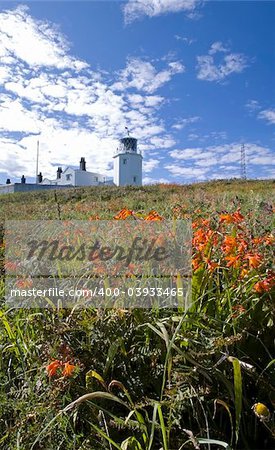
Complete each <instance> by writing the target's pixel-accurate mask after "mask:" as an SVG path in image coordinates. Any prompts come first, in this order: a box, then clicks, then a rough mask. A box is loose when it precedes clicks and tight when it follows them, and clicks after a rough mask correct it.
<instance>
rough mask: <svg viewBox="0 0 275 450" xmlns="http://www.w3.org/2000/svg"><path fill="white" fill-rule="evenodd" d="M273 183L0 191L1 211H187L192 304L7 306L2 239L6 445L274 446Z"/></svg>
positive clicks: (56, 214)
mask: <svg viewBox="0 0 275 450" xmlns="http://www.w3.org/2000/svg"><path fill="white" fill-rule="evenodd" d="M274 194H275V183H273V182H272V181H247V182H240V181H236V180H232V181H217V182H211V183H200V184H196V185H184V186H180V185H155V186H146V187H139V188H113V187H102V188H77V189H70V190H68V191H62V192H61V191H58V192H57V194H56V195H54V193H53V192H50V191H49V192H41V193H35V192H33V193H26V194H10V195H5V196H2V197H1V200H0V220H1V222H2V224H3V222H4V220H8V219H15V220H21V219H27V220H28V219H29V220H37V219H40V220H48V219H62V220H68V219H79V220H87V219H96V218H99V219H112V218H113V217H114V215H116V214H117V213H118V212H119V211H120V210H121V209H122V208H127V209H129V210H132V211H134V213H135V214H137V215H138V217H143V216H146V215H147V214H148V213H149V211H150V210H156V211H157V212H158V213H159V214H160V215H161V216H162V217H163V219H164V220H165V219H172V218H183V219H184V218H191V219H192V222H193V280H192V289H193V306H192V308H191V310H189V311H183V310H182V309H181V308H178V309H169V310H168V309H163V310H161V309H157V308H155V309H153V310H145V309H132V310H125V309H93V308H87V309H85V310H83V309H82V310H74V311H72V310H69V309H62V308H55V309H47V310H40V309H38V308H37V309H32V310H24V309H20V310H16V309H12V308H10V309H7V307H6V306H5V304H4V266H3V255H4V247H3V246H2V248H1V255H2V256H1V258H2V264H1V272H2V278H1V281H0V295H1V299H2V300H1V306H0V351H1V360H0V431H1V433H0V448H1V449H3V450H9V449H20V450H30V449H34V450H36V449H43V450H57V449H61V450H63V449H66V450H67V449H74V450H78V449H83V450H84V449H85V450H86V449H87V450H88V449H90V450H100V449H120V450H127V449H128V450H140V449H141V450H159V449H161V448H162V449H163V450H181V449H198V448H199V449H202V450H204V449H210V450H212V449H219V448H227V449H249V450H256V449H267V450H268V449H270V450H271V449H273V448H274V445H275V440H274V438H275V423H274V405H275V382H274V380H275V364H274V360H275V354H274V353H275V352H274V339H275V329H274V328H275V327H274V320H275V301H274V298H275V296H274V287H275V286H274V266H273V264H274V253H273V248H274V208H275V195H274ZM126 220H133V218H132V217H129V218H128V219H126ZM53 362H54V364H52V366H51V369H52V372H50V371H49V365H50V364H51V363H53ZM66 364H67V365H66ZM46 368H48V370H46ZM65 369H66V370H67V372H66V370H65ZM64 374H65V375H64ZM66 374H67V375H66ZM259 405H261V406H259ZM252 407H253V409H252ZM257 411H258V412H257ZM266 411H267V412H266ZM263 412H266V416H264V415H263Z"/></svg>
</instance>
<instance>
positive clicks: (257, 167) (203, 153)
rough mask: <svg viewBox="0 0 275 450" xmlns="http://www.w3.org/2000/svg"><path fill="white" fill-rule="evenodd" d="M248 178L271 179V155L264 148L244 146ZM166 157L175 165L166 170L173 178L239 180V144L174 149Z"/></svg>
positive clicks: (272, 156)
mask: <svg viewBox="0 0 275 450" xmlns="http://www.w3.org/2000/svg"><path fill="white" fill-rule="evenodd" d="M245 149H246V163H247V172H248V176H253V177H259V171H260V172H261V173H264V174H265V177H267V178H272V173H273V172H274V170H275V163H274V152H273V151H272V150H271V149H269V148H267V147H264V146H261V145H258V144H254V143H251V142H247V143H245ZM169 154H170V157H171V158H172V160H175V161H176V163H172V164H168V165H167V166H166V169H167V170H168V171H169V172H170V173H171V175H172V176H174V177H184V178H187V179H192V180H202V179H205V180H206V179H212V178H234V177H240V168H241V165H240V162H241V159H240V158H241V144H240V143H238V142H233V143H231V144H222V145H215V146H206V147H194V148H184V149H176V150H173V151H171V152H170V153H169Z"/></svg>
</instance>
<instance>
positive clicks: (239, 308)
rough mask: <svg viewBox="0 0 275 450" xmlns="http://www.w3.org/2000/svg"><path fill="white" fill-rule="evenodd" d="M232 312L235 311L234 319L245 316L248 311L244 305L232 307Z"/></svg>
mask: <svg viewBox="0 0 275 450" xmlns="http://www.w3.org/2000/svg"><path fill="white" fill-rule="evenodd" d="M232 310H233V311H235V312H234V313H233V314H232V316H231V317H232V318H233V319H235V318H236V317H238V316H239V314H243V313H244V312H245V311H246V309H245V307H244V306H242V305H234V306H232Z"/></svg>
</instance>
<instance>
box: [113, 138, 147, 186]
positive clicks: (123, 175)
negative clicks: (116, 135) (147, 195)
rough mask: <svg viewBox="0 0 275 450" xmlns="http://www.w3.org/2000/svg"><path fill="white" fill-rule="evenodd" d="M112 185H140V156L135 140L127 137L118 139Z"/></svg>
mask: <svg viewBox="0 0 275 450" xmlns="http://www.w3.org/2000/svg"><path fill="white" fill-rule="evenodd" d="M114 184H115V185H116V186H141V185H142V155H141V152H140V151H139V150H138V145H137V139H135V138H133V137H131V136H130V135H129V132H128V136H127V137H125V138H122V139H120V141H119V147H118V149H117V150H116V153H115V155H114Z"/></svg>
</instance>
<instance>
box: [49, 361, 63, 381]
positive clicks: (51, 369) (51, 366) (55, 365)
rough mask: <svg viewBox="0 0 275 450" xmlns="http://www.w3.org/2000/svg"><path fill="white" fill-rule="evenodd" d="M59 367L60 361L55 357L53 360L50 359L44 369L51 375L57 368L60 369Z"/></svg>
mask: <svg viewBox="0 0 275 450" xmlns="http://www.w3.org/2000/svg"><path fill="white" fill-rule="evenodd" d="M60 367H62V362H61V361H58V359H56V360H55V361H52V362H51V363H50V364H49V365H48V366H47V367H46V371H47V372H48V375H49V377H53V376H54V375H56V373H57V370H58V369H60Z"/></svg>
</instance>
